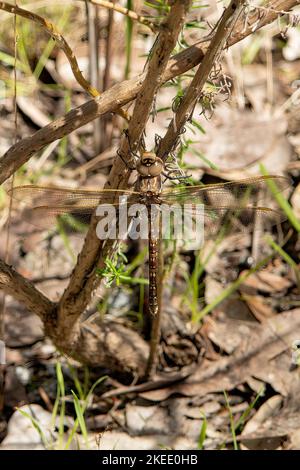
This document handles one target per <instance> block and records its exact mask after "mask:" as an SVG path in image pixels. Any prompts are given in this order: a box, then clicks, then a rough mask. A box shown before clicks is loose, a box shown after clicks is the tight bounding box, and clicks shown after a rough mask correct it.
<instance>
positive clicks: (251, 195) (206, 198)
mask: <svg viewBox="0 0 300 470" xmlns="http://www.w3.org/2000/svg"><path fill="white" fill-rule="evenodd" d="M290 186H291V184H290V180H289V179H288V178H285V177H283V176H258V177H253V178H246V179H244V180H240V181H234V182H227V183H217V184H211V185H205V186H203V185H197V186H189V187H180V188H169V189H167V190H164V191H163V192H162V194H161V199H162V201H163V202H164V203H166V204H173V203H175V202H178V203H180V204H185V203H190V202H193V203H197V204H205V205H213V206H215V207H219V206H221V207H231V206H234V205H235V206H237V205H238V204H241V205H242V206H245V205H246V203H247V202H249V201H251V202H252V203H253V201H254V204H255V205H257V204H258V203H259V201H265V199H266V196H267V195H268V194H269V195H270V194H272V192H273V193H279V192H283V191H284V190H286V189H287V188H289V187H290Z"/></svg>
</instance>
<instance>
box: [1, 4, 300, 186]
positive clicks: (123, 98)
mask: <svg viewBox="0 0 300 470" xmlns="http://www.w3.org/2000/svg"><path fill="white" fill-rule="evenodd" d="M270 4H271V5H273V7H274V9H276V10H280V9H284V10H285V11H287V10H289V9H290V8H292V7H294V6H296V5H298V1H297V0H275V1H273V2H271V3H270ZM276 18H277V15H276V13H274V12H273V11H270V12H269V13H267V14H266V15H265V16H264V17H263V18H261V19H260V21H259V22H257V19H256V18H254V19H253V20H251V21H249V24H248V26H247V28H245V27H244V19H243V18H242V19H241V20H240V21H239V22H238V24H237V26H236V27H235V30H234V32H233V33H232V36H231V38H230V40H229V42H228V46H231V45H233V44H236V43H237V42H239V41H241V40H242V39H244V38H245V37H247V36H249V35H250V34H252V33H253V25H254V24H255V31H257V30H259V29H260V28H262V27H263V26H265V25H267V24H269V23H271V22H273V21H274V20H275V19H276ZM206 50H207V47H206V46H205V45H203V44H202V40H200V41H199V43H196V44H194V45H193V46H190V47H189V48H188V49H185V50H184V51H183V52H180V53H179V54H177V55H175V56H174V57H172V58H171V59H170V61H169V63H168V67H167V69H166V70H165V73H164V74H163V77H162V83H161V84H163V83H165V82H167V81H169V80H171V79H173V78H175V77H177V76H178V75H181V74H182V73H185V72H187V71H188V70H190V69H192V68H193V67H195V66H196V65H198V64H199V63H200V62H201V60H202V59H203V57H204V54H205V51H206ZM144 77H145V74H141V75H139V76H138V77H134V78H132V79H130V80H126V81H124V82H122V83H118V84H116V85H114V86H113V87H111V88H110V89H109V90H107V91H105V92H103V93H102V95H101V96H99V97H98V98H96V99H94V100H91V101H88V102H86V103H84V104H83V105H81V106H78V107H77V108H75V109H73V110H72V111H70V112H69V113H67V114H66V115H64V116H62V117H61V118H58V119H56V120H55V121H53V122H52V123H50V124H48V125H47V126H45V127H43V128H42V129H40V130H38V131H37V132H36V133H35V134H33V135H32V136H30V137H26V138H24V139H22V140H21V141H19V142H18V143H17V144H16V145H13V146H12V147H10V148H9V149H8V150H7V152H6V153H5V154H4V155H3V157H2V158H1V159H0V184H2V183H3V182H4V181H5V180H6V179H7V178H9V177H10V176H11V175H12V173H14V172H15V171H16V170H18V169H19V168H20V167H21V166H22V165H23V164H24V163H26V162H27V161H28V160H29V158H30V157H31V156H32V155H33V154H34V153H35V152H38V151H39V150H41V149H42V148H43V147H45V146H46V145H48V144H50V143H51V142H53V141H55V140H57V139H61V138H62V137H64V136H66V135H69V134H70V133H71V132H73V131H74V130H76V129H78V128H80V127H82V126H84V125H85V124H88V123H89V122H91V121H93V120H94V119H96V118H97V117H99V116H101V115H103V114H105V113H109V112H115V111H116V109H117V108H118V107H121V106H124V105H125V104H127V103H129V102H130V101H132V100H134V99H135V98H136V96H137V94H138V92H139V91H140V89H141V86H142V83H143V79H144ZM118 164H119V161H118Z"/></svg>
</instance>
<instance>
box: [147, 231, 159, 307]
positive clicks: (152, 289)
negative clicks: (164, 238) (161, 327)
mask: <svg viewBox="0 0 300 470" xmlns="http://www.w3.org/2000/svg"><path fill="white" fill-rule="evenodd" d="M157 271H158V242H157V240H153V239H151V238H149V310H150V313H151V315H153V316H155V315H157V312H158V286H157V283H158V275H157V274H158V273H157Z"/></svg>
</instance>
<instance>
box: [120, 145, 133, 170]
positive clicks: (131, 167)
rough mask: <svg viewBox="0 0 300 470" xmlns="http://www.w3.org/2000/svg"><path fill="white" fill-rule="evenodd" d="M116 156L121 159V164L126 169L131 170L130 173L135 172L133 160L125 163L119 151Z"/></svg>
mask: <svg viewBox="0 0 300 470" xmlns="http://www.w3.org/2000/svg"><path fill="white" fill-rule="evenodd" d="M117 155H118V157H120V158H121V160H122V162H123V163H124V165H126V166H127V168H129V170H131V171H134V170H136V163H135V161H134V160H131V161H126V160H125V159H124V158H123V155H122V154H121V152H120V150H119V149H118V150H117ZM132 162H133V165H132V164H131V163H132Z"/></svg>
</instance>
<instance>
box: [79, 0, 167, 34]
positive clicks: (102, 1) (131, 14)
mask: <svg viewBox="0 0 300 470" xmlns="http://www.w3.org/2000/svg"><path fill="white" fill-rule="evenodd" d="M88 1H89V2H90V3H93V4H94V5H98V6H100V7H104V8H108V9H109V10H114V11H117V12H118V13H121V14H122V15H125V16H128V18H130V19H132V20H133V21H137V22H138V23H141V24H143V25H144V26H147V27H148V28H150V29H151V31H152V32H153V33H156V32H157V31H158V30H159V25H157V24H155V23H153V22H152V21H150V20H148V19H147V18H145V17H144V16H142V15H138V14H137V13H136V12H135V11H133V10H129V9H128V8H124V7H122V6H121V5H118V4H117V3H112V2H107V1H106V0H88Z"/></svg>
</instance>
